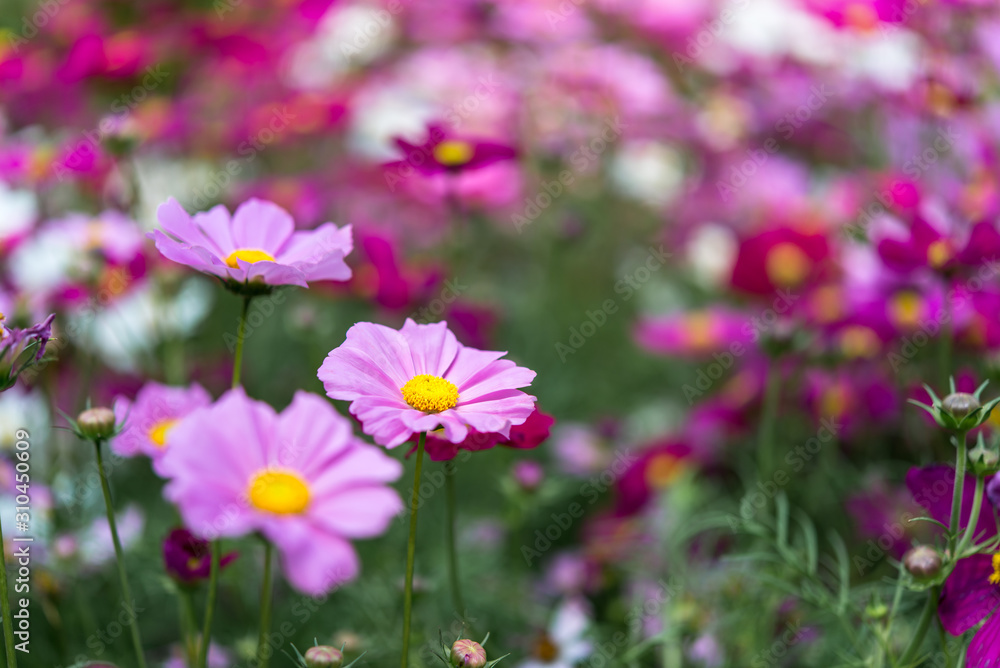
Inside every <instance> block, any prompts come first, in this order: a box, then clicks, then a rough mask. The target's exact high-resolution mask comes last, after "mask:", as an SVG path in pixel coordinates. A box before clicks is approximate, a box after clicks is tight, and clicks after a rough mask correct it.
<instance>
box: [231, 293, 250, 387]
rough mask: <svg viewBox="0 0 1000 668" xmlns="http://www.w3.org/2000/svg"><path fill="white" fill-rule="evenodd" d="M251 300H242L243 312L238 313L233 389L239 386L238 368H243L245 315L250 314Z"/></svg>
mask: <svg viewBox="0 0 1000 668" xmlns="http://www.w3.org/2000/svg"><path fill="white" fill-rule="evenodd" d="M251 299H253V297H244V298H243V311H242V313H240V327H239V329H238V330H237V331H236V352H235V353H234V354H233V384H232V388H233V389H236V388H237V387H239V386H240V367H242V366H243V341H244V340H245V339H246V332H247V313H249V312H250V300H251Z"/></svg>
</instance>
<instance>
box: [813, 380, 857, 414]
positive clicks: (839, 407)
mask: <svg viewBox="0 0 1000 668" xmlns="http://www.w3.org/2000/svg"><path fill="white" fill-rule="evenodd" d="M850 407H851V389H850V388H849V387H847V386H846V385H845V384H843V383H837V384H836V385H833V386H831V387H829V388H827V390H826V391H825V392H823V395H822V398H821V399H820V414H821V415H822V416H824V417H832V418H839V417H843V416H844V415H846V414H847V410H848V409H849V408H850Z"/></svg>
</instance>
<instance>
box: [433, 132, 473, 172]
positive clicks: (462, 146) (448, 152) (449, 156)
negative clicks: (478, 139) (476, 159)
mask: <svg viewBox="0 0 1000 668" xmlns="http://www.w3.org/2000/svg"><path fill="white" fill-rule="evenodd" d="M434 159H435V160H437V161H438V162H440V163H441V164H442V165H444V166H445V167H461V166H462V165H464V164H466V163H467V162H469V161H470V160H472V144H470V143H469V142H466V141H461V140H459V139H446V140H444V141H443V142H441V143H440V144H438V145H437V146H435V147H434Z"/></svg>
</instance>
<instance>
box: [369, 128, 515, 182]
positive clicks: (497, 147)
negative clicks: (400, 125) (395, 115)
mask: <svg viewBox="0 0 1000 668" xmlns="http://www.w3.org/2000/svg"><path fill="white" fill-rule="evenodd" d="M395 141H396V146H398V147H399V148H400V150H401V151H402V152H403V155H404V158H403V160H398V161H396V162H390V163H388V164H386V165H385V167H386V169H387V170H390V172H391V173H392V174H394V175H396V176H397V177H398V178H405V177H406V176H407V175H408V174H409V173H411V172H412V171H413V170H416V171H417V172H419V173H421V174H427V175H430V174H440V173H442V172H465V171H469V170H473V169H479V168H480V167H486V166H488V165H492V164H494V163H497V162H501V161H503V160H513V159H514V158H516V157H517V151H516V150H515V149H514V148H513V147H511V146H508V145H506V144H501V143H499V142H494V141H489V140H486V139H474V138H464V137H457V136H449V135H448V133H447V132H446V131H445V130H444V128H443V127H441V126H440V125H431V126H429V127H428V128H427V140H426V141H425V142H424V143H423V144H411V143H410V142H408V141H406V140H405V139H402V138H399V137H397V138H396V140H395Z"/></svg>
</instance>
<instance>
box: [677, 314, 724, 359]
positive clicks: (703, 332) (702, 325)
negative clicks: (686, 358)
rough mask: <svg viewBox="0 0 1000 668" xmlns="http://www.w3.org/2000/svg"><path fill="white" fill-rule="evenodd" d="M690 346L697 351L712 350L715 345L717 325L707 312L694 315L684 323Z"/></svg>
mask: <svg viewBox="0 0 1000 668" xmlns="http://www.w3.org/2000/svg"><path fill="white" fill-rule="evenodd" d="M684 333H685V334H686V335H687V341H688V345H689V346H691V347H692V348H693V349H695V350H710V349H711V348H712V347H713V346H714V345H715V338H716V337H715V323H714V322H712V316H711V315H710V314H708V313H705V312H698V313H692V314H690V315H689V316H688V317H687V320H686V321H685V323H684Z"/></svg>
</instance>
